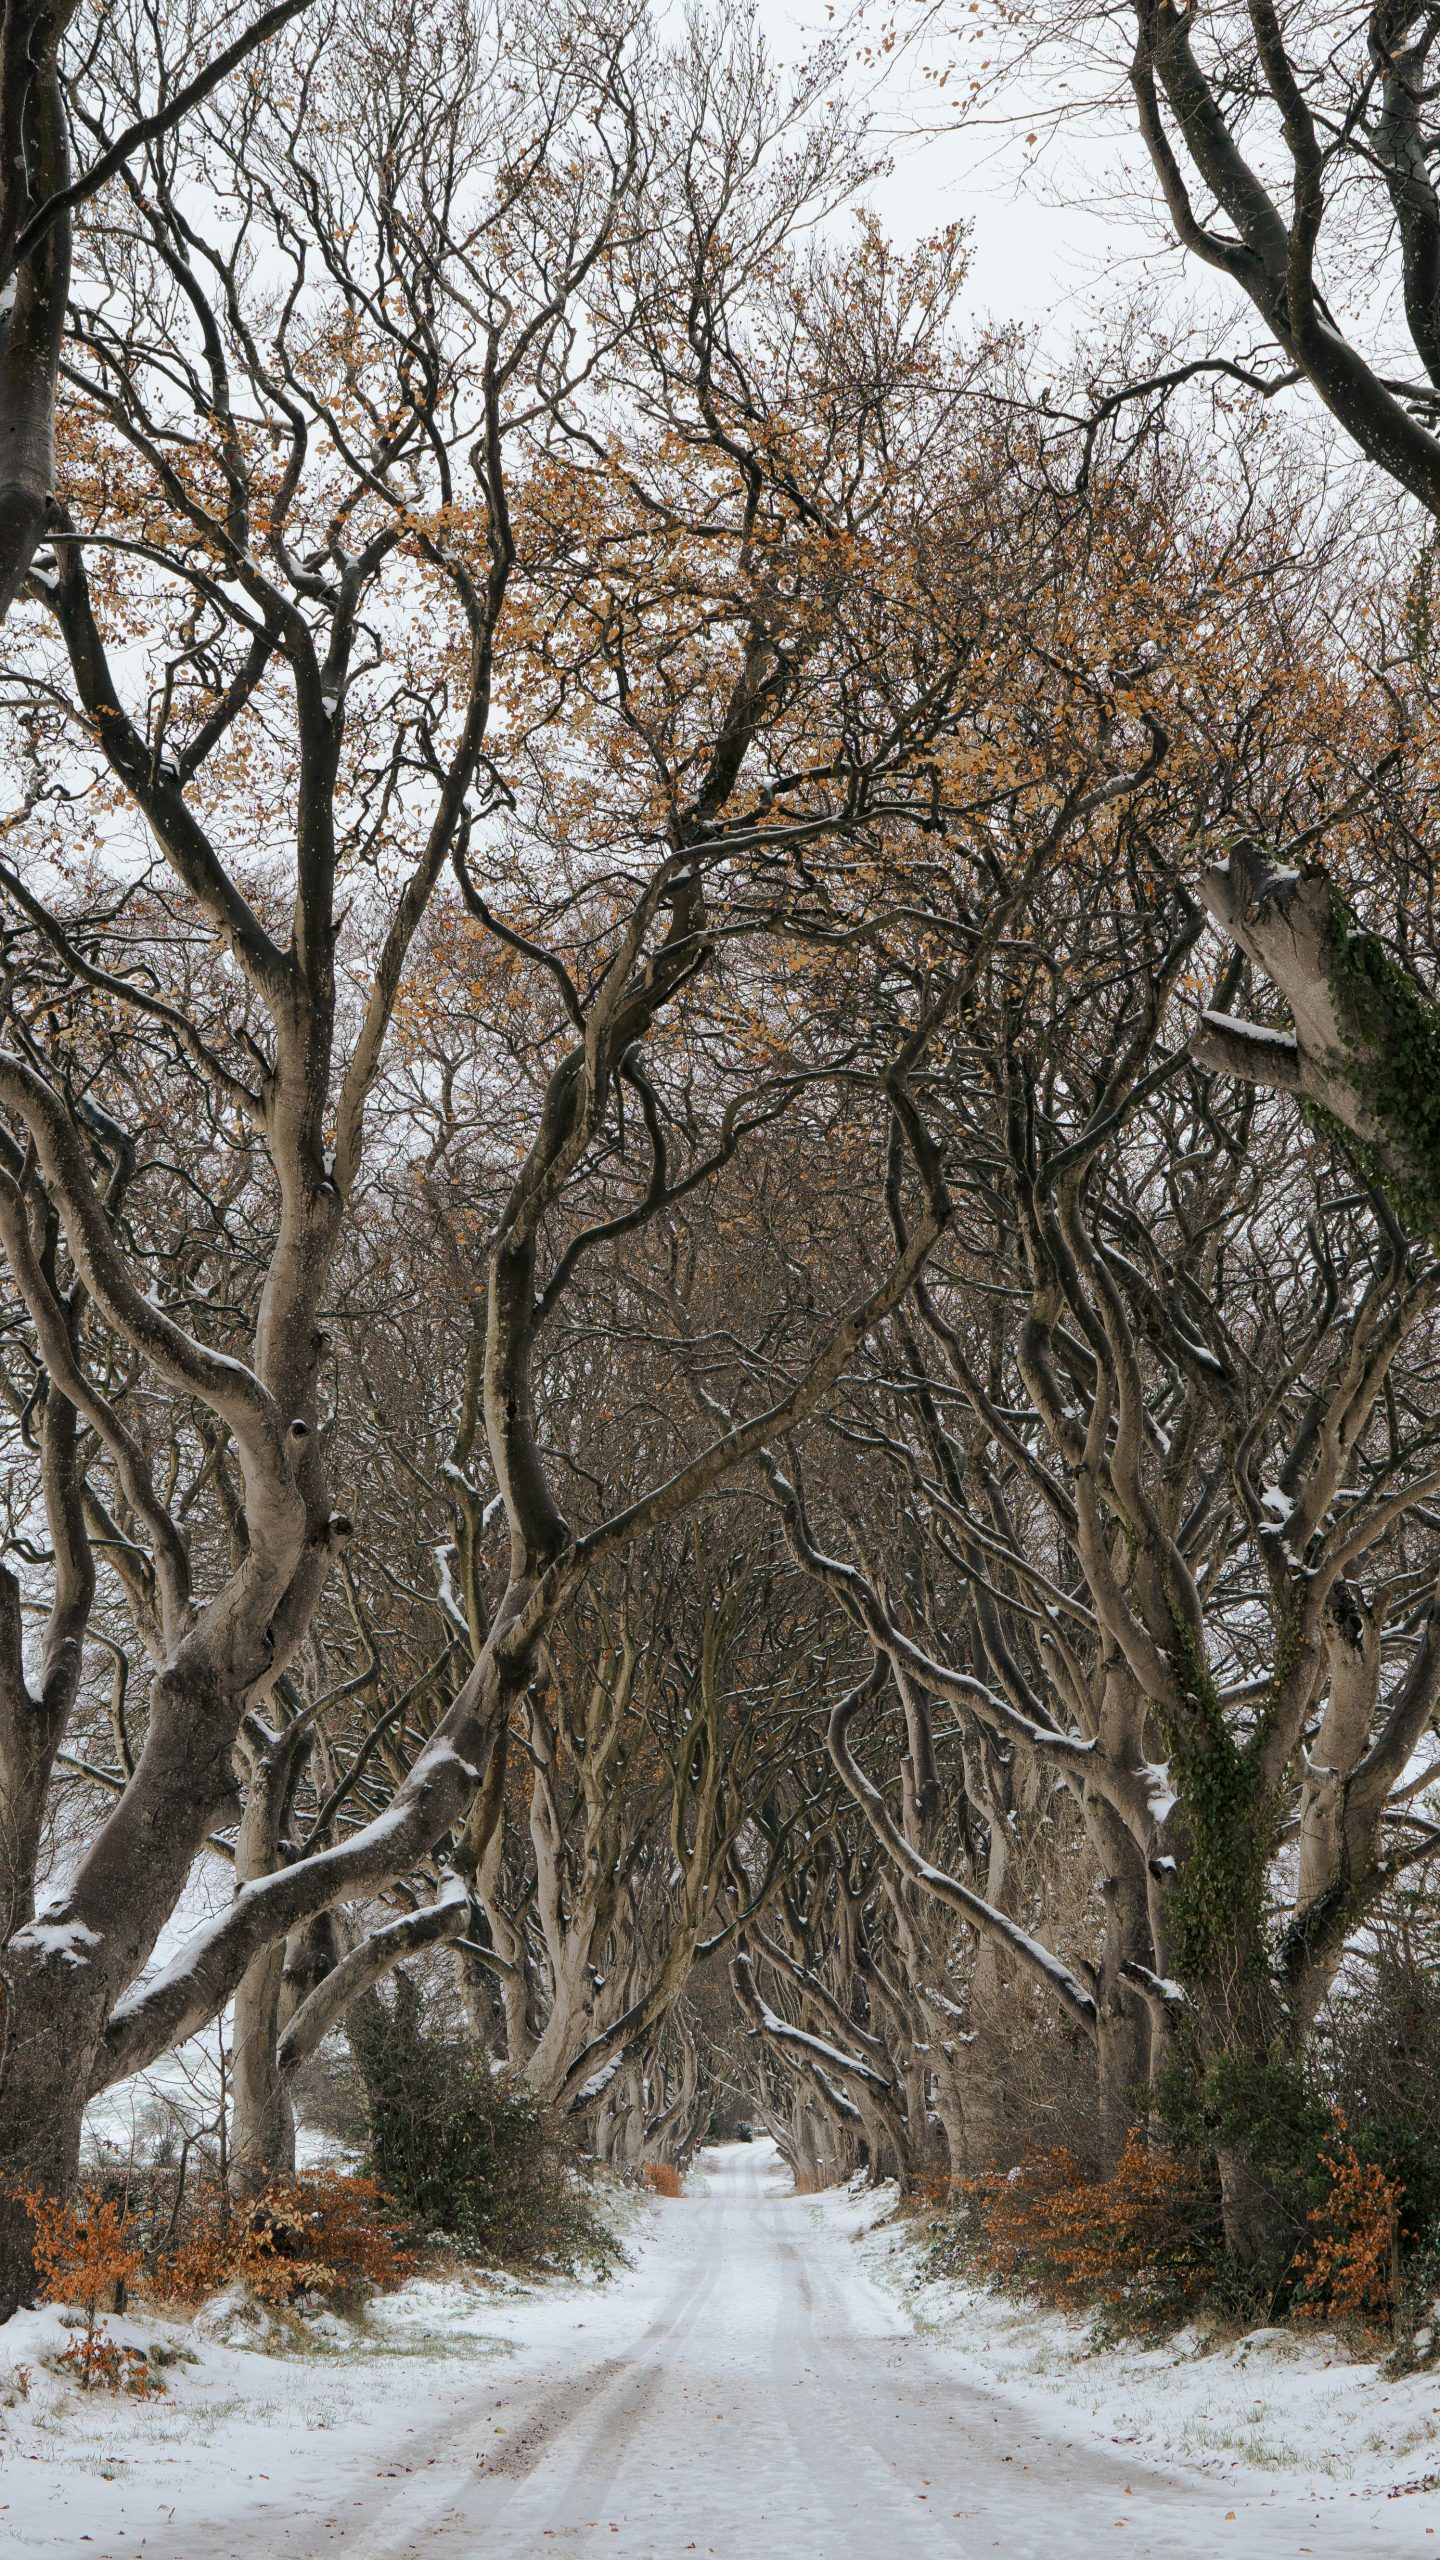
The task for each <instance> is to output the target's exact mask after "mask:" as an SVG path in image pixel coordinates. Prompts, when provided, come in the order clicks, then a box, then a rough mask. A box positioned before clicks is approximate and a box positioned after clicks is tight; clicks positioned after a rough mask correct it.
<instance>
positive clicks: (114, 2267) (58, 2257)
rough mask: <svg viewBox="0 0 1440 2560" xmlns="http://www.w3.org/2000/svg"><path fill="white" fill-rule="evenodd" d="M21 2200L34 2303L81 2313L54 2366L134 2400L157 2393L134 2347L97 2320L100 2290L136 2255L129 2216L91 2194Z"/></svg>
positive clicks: (113, 2284) (88, 2387)
mask: <svg viewBox="0 0 1440 2560" xmlns="http://www.w3.org/2000/svg"><path fill="white" fill-rule="evenodd" d="M21 2202H22V2203H23V2204H24V2206H25V2210H26V2212H27V2213H28V2214H29V2216H30V2220H31V2223H32V2224H33V2226H34V2237H33V2239H32V2242H31V2247H32V2250H33V2254H34V2259H35V2272H36V2275H37V2276H38V2277H39V2280H40V2282H39V2292H40V2299H41V2301H42V2302H74V2303H78V2304H79V2306H80V2308H81V2310H82V2311H83V2312H84V2314H85V2334H84V2336H83V2337H80V2338H77V2339H76V2341H75V2344H74V2345H73V2346H72V2347H67V2348H66V2350H65V2353H64V2355H63V2356H62V2357H61V2359H60V2362H61V2364H62V2365H65V2366H67V2367H68V2368H69V2370H70V2371H71V2372H72V2373H73V2374H74V2375H75V2378H76V2380H77V2381H78V2382H79V2384H80V2386H81V2389H82V2390H85V2391H93V2390H95V2389H96V2388H97V2387H98V2388H99V2389H101V2390H103V2391H130V2392H133V2393H134V2394H135V2396H136V2397H137V2398H138V2399H142V2400H144V2399H148V2398H149V2397H150V2395H151V2393H152V2392H159V2391H163V2390H164V2388H165V2385H164V2384H163V2382H159V2381H157V2380H156V2379H155V2377H154V2376H153V2375H152V2373H151V2371H150V2368H149V2365H148V2364H147V2362H146V2360H145V2358H144V2356H143V2355H142V2354H141V2352H140V2349H139V2348H138V2347H122V2346H120V2345H118V2344H117V2343H116V2341H115V2339H113V2338H111V2337H108V2336H107V2335H106V2333H105V2331H104V2330H103V2329H102V2328H101V2326H100V2322H99V2316H98V2315H99V2308H100V2299H101V2296H102V2294H110V2295H112V2296H113V2295H115V2294H116V2293H118V2291H119V2289H120V2288H121V2287H122V2286H124V2285H127V2284H128V2283H129V2281H130V2279H131V2277H132V2276H133V2275H134V2274H135V2272H136V2270H137V2269H138V2267H139V2265H140V2262H141V2259H142V2256H143V2254H144V2253H143V2251H142V2250H141V2248H140V2245H139V2243H138V2241H136V2239H135V2238H134V2226H133V2223H132V2221H131V2218H130V2216H129V2215H128V2214H127V2213H125V2212H124V2211H123V2210H122V2208H121V2207H120V2206H119V2205H118V2204H116V2203H114V2202H113V2201H111V2202H109V2203H106V2202H103V2201H102V2199H101V2198H100V2197H99V2196H97V2195H94V2194H90V2195H86V2196H83V2197H82V2198H81V2200H80V2202H79V2203H78V2204H62V2203H61V2202H60V2201H59V2199H58V2197H56V2196H44V2195H38V2194H25V2195H23V2196H22V2198H21Z"/></svg>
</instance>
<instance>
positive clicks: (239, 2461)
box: [0, 2194, 654, 2560]
mask: <svg viewBox="0 0 1440 2560" xmlns="http://www.w3.org/2000/svg"><path fill="white" fill-rule="evenodd" d="M604 2210H605V2218H606V2221H607V2223H608V2224H609V2225H610V2226H611V2228H612V2230H614V2231H615V2236H616V2237H617V2239H618V2240H619V2241H620V2243H621V2245H622V2246H623V2247H624V2248H625V2249H626V2250H627V2252H630V2253H632V2254H633V2252H634V2250H635V2249H636V2248H642V2249H643V2246H644V2239H645V2234H646V2232H647V2230H648V2228H649V2225H650V2223H651V2220H652V2218H653V2212H654V2209H653V2208H652V2207H651V2206H649V2205H648V2204H647V2203H646V2202H645V2201H644V2200H643V2199H641V2198H639V2197H628V2196H621V2195H619V2194H615V2195H611V2194H607V2195H606V2197H605V2199H604ZM603 2281H604V2279H601V2278H596V2277H594V2276H592V2275H585V2274H582V2275H580V2276H578V2277H576V2278H574V2279H570V2278H555V2279H546V2278H540V2279H534V2280H531V2279H522V2278H520V2277H517V2276H513V2275H507V2274H504V2273H502V2272H499V2271H492V2270H485V2269H474V2270H471V2269H468V2268H467V2269H465V2270H463V2271H461V2272H446V2273H444V2274H430V2275H419V2276H415V2277H412V2278H411V2280H410V2281H409V2282H408V2283H407V2284H405V2285H403V2286H402V2287H401V2288H400V2289H399V2290H398V2291H397V2292H395V2293H393V2294H385V2295H381V2296H379V2297H378V2298H376V2299H374V2300H372V2301H371V2302H370V2303H369V2304H368V2306H367V2308H366V2310H365V2312H364V2314H363V2316H362V2317H359V2318H356V2319H344V2318H341V2317H339V2316H338V2315H337V2314H336V2313H334V2312H332V2311H327V2310H324V2309H319V2310H315V2311H312V2312H307V2313H305V2314H303V2315H302V2314H295V2313H276V2312H270V2311H267V2310H266V2309H264V2308H263V2307H262V2306H260V2305H257V2304H256V2303H254V2302H253V2301H252V2300H250V2299H249V2298H248V2297H247V2296H245V2295H244V2294H243V2293H242V2292H241V2291H240V2289H239V2288H238V2287H237V2288H231V2289H229V2290H227V2291H226V2292H225V2293H222V2294H220V2295H217V2296H216V2297H215V2299H214V2300H213V2301H211V2302H209V2303H207V2304H206V2305H205V2306H204V2307H203V2309H202V2310H201V2311H199V2312H198V2313H197V2314H196V2315H195V2317H194V2318H193V2319H186V2318H169V2317H166V2316H164V2315H163V2314H160V2313H157V2312H153V2311H151V2310H150V2309H149V2307H148V2306H141V2307H140V2308H138V2309H137V2311H136V2314H135V2316H134V2317H133V2318H124V2319H118V2318H109V2319H107V2320H106V2321H105V2323H104V2328H105V2332H106V2334H107V2335H108V2336H109V2337H111V2338H113V2339H114V2340H115V2342H116V2344H117V2345H120V2346H131V2347H136V2348H138V2349H139V2350H140V2351H141V2352H142V2353H143V2354H144V2355H145V2356H146V2357H147V2359H148V2363H149V2367H150V2371H151V2373H152V2375H153V2377H154V2379H155V2381H156V2382H157V2383H159V2384H161V2385H163V2390H161V2391H157V2392H156V2393H155V2394H154V2395H153V2396H149V2397H146V2398H144V2399H137V2398H132V2397H131V2396H129V2395H128V2394H125V2393H121V2394H116V2395H112V2394H110V2393H109V2392H105V2391H99V2390H97V2391H91V2392H86V2391H82V2390H81V2389H80V2388H79V2386H78V2384H77V2383H76V2382H75V2381H74V2380H73V2379H72V2377H71V2376H70V2375H69V2374H66V2373H63V2372H60V2371H57V2370H56V2366H57V2364H58V2361H59V2358H60V2357H61V2356H62V2355H63V2353H64V2351H65V2349H66V2348H67V2347H69V2346H71V2345H73V2344H74V2342H75V2340H76V2338H77V2337H78V2335H79V2334H80V2332H79V2329H78V2327H77V2326H76V2325H75V2320H76V2315H75V2314H74V2313H66V2312H64V2311H60V2310H53V2309H47V2310H39V2311H21V2312H17V2313H16V2314H15V2316H14V2317H13V2319H11V2320H9V2321H7V2322H6V2323H5V2324H4V2326H3V2327H0V2552H11V2551H14V2552H19V2553H23V2554H24V2555H25V2560H60V2555H62V2554H63V2555H64V2560H80V2546H81V2545H82V2544H83V2545H87V2546H90V2550H89V2551H87V2553H86V2554H85V2560H112V2555H113V2560H123V2555H124V2554H125V2553H127V2552H130V2551H135V2550H138V2549H140V2548H142V2547H143V2548H147V2549H148V2550H150V2551H152V2552H157V2553H163V2554H165V2555H170V2554H174V2555H175V2560H192V2555H193V2560H200V2555H201V2554H202V2553H203V2554H204V2555H206V2560H211V2555H213V2556H214V2560H221V2556H222V2555H223V2560H249V2555H252V2554H253V2555H256V2560H259V2555H261V2554H265V2555H267V2556H268V2555H269V2554H272V2553H273V2552H275V2551H276V2550H277V2549H279V2548H280V2547H282V2546H283V2544H284V2542H285V2541H286V2539H287V2538H288V2537H289V2534H290V2530H291V2528H292V2526H294V2525H296V2524H297V2523H299V2522H301V2521H303V2522H305V2523H312V2522H313V2524H314V2525H315V2526H316V2528H317V2529H321V2530H323V2527H324V2525H325V2523H326V2521H327V2520H332V2521H333V2520H334V2519H335V2518H336V2516H337V2513H338V2511H339V2509H340V2508H342V2507H349V2506H353V2505H355V2504H357V2503H360V2498H359V2497H357V2494H356V2493H357V2491H358V2492H359V2493H360V2494H361V2496H362V2497H363V2494H364V2492H365V2489H366V2484H367V2483H373V2482H375V2481H378V2480H390V2479H394V2478H396V2477H397V2476H399V2475H400V2474H403V2473H404V2472H405V2471H407V2470H408V2469H409V2468H410V2467H411V2463H410V2456H411V2454H413V2455H414V2461H415V2464H416V2466H417V2468H418V2467H424V2466H425V2465H426V2464H427V2463H433V2460H434V2455H433V2449H431V2448H432V2441H433V2438H434V2435H435V2430H436V2425H437V2421H439V2422H443V2421H444V2419H445V2417H446V2415H447V2413H448V2412H452V2411H453V2412H456V2413H457V2414H458V2413H459V2412H461V2411H465V2410H469V2409H470V2408H472V2407H473V2405H474V2401H475V2394H476V2390H477V2387H483V2382H484V2376H485V2370H486V2366H487V2364H492V2363H493V2365H494V2367H495V2369H496V2371H497V2374H498V2373H499V2372H500V2371H501V2370H502V2369H505V2368H508V2367H510V2366H512V2365H513V2360H514V2358H515V2357H516V2354H517V2352H522V2353H527V2354H529V2355H537V2356H543V2354H544V2353H545V2352H546V2350H547V2347H548V2345H549V2342H550V2341H551V2339H552V2337H558V2336H560V2335H561V2334H564V2333H568V2331H569V2329H570V2328H571V2327H572V2326H573V2324H574V2321H575V2316H576V2307H577V2303H579V2304H580V2305H581V2306H582V2307H583V2304H584V2300H585V2296H586V2294H587V2293H588V2292H593V2290H594V2288H595V2286H596V2284H597V2283H599V2282H603ZM417 2446H423V2447H424V2448H425V2450H417ZM341 2484H344V2485H343V2487H342V2485H341Z"/></svg>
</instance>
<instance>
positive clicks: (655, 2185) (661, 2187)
mask: <svg viewBox="0 0 1440 2560" xmlns="http://www.w3.org/2000/svg"><path fill="white" fill-rule="evenodd" d="M640 2175H641V2177H642V2178H643V2180H644V2182H645V2184H646V2186H647V2187H648V2188H649V2190H650V2193H651V2194H652V2196H678V2194H679V2193H680V2172H679V2170H678V2169H677V2168H676V2166H675V2164H674V2162H673V2160H647V2161H646V2163H645V2165H644V2167H643V2169H642V2170H641V2172H640Z"/></svg>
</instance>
